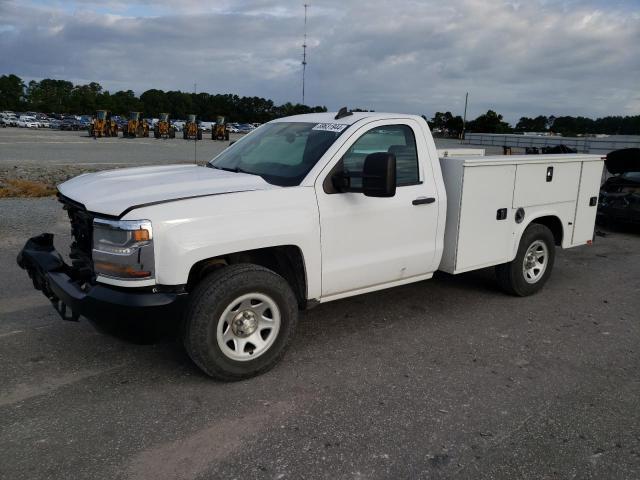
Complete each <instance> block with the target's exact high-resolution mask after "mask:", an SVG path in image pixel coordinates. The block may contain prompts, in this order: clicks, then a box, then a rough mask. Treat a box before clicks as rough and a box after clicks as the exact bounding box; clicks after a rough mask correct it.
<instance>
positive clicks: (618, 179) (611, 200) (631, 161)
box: [597, 148, 640, 225]
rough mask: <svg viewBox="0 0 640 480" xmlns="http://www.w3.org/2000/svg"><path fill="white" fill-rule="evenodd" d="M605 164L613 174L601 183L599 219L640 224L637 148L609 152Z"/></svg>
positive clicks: (639, 174)
mask: <svg viewBox="0 0 640 480" xmlns="http://www.w3.org/2000/svg"><path fill="white" fill-rule="evenodd" d="M605 166H606V168H607V171H608V172H609V173H611V174H612V175H613V176H612V177H609V178H608V179H607V180H606V181H605V182H604V183H603V184H602V187H600V201H599V202H598V216H597V219H598V223H607V222H616V223H624V224H633V225H640V148H626V149H623V150H616V151H614V152H611V153H610V154H608V155H607V159H606V160H605Z"/></svg>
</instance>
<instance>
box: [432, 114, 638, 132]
mask: <svg viewBox="0 0 640 480" xmlns="http://www.w3.org/2000/svg"><path fill="white" fill-rule="evenodd" d="M428 122H429V125H430V126H431V128H432V129H437V130H438V131H440V132H442V133H443V134H445V135H449V136H455V137H457V136H460V134H461V133H462V130H463V119H462V117H461V116H460V115H456V116H454V115H453V114H452V113H451V112H436V113H435V115H434V116H433V117H432V118H431V119H430V120H428ZM464 129H465V131H466V132H481V133H523V132H551V133H554V134H559V135H563V136H565V137H572V136H576V135H579V134H580V135H583V134H593V135H596V134H607V135H640V115H635V116H625V117H623V116H607V117H602V118H597V119H595V120H594V119H592V118H586V117H570V116H562V117H555V116H553V115H551V116H549V117H547V116H544V115H539V116H537V117H535V118H529V117H521V118H520V120H519V121H518V123H516V125H515V127H512V126H511V125H510V124H509V123H507V122H505V121H504V120H503V117H502V115H500V114H499V113H496V112H495V111H493V110H489V111H487V113H484V114H482V115H480V116H479V117H478V118H476V119H474V120H470V121H468V122H467V124H466V125H465V128H464Z"/></svg>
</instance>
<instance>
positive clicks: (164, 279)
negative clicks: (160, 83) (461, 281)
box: [60, 113, 602, 302]
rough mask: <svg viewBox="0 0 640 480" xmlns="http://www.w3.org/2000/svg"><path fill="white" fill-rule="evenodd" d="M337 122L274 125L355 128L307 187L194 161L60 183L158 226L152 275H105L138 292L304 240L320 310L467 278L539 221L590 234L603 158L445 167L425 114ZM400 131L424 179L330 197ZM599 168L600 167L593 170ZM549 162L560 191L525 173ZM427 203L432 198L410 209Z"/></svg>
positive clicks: (504, 257) (89, 202)
mask: <svg viewBox="0 0 640 480" xmlns="http://www.w3.org/2000/svg"><path fill="white" fill-rule="evenodd" d="M334 115H335V114H329V113H322V114H311V115H300V116H295V117H288V118H284V119H279V120H275V122H310V123H340V124H343V125H347V127H345V129H344V131H343V133H342V134H341V135H340V136H339V137H338V139H337V140H336V141H335V142H334V144H333V145H332V146H331V147H329V149H328V150H327V151H326V153H325V154H324V155H323V156H322V157H321V158H320V160H319V161H318V162H317V163H316V164H315V166H314V167H313V168H312V169H311V170H310V171H309V173H308V174H307V176H306V177H305V178H304V179H303V180H302V181H301V183H300V185H298V186H291V187H281V186H275V185H271V184H269V183H267V182H265V181H264V180H263V179H262V178H260V177H258V176H255V175H246V174H242V173H233V172H224V171H220V170H213V169H209V168H202V167H194V166H160V167H144V168H138V169H124V170H118V171H113V172H102V173H95V174H86V175H82V176H80V177H77V178H75V179H73V180H70V181H69V182H66V183H64V184H62V185H61V186H60V192H61V193H62V194H63V195H65V196H66V197H68V198H70V199H72V200H75V201H76V202H79V203H82V204H83V205H85V207H86V208H87V209H88V210H89V211H92V212H94V213H96V214H97V215H108V216H112V217H118V218H121V219H123V220H140V219H146V220H150V221H151V222H152V224H153V242H154V253H155V257H154V258H155V277H154V278H153V279H152V280H143V281H134V280H132V281H123V280H113V279H109V278H104V277H99V278H98V281H100V282H103V283H108V284H112V285H118V286H132V287H135V286H142V285H145V286H147V285H150V284H161V285H183V284H186V283H187V280H188V278H189V272H190V270H191V268H192V267H193V266H194V265H195V264H196V263H198V262H199V261H202V260H206V259H211V258H216V257H221V256H224V255H229V254H232V253H237V252H243V251H247V250H255V249H261V248H269V247H276V246H295V247H297V248H298V249H299V250H300V252H301V254H302V257H303V261H304V269H305V272H304V274H305V276H306V285H307V292H306V297H307V298H308V299H317V300H319V301H322V302H324V301H330V300H335V299H338V298H343V297H348V296H351V295H356V294H360V293H365V292H370V291H374V290H378V289H382V288H388V287H392V286H395V285H401V284H404V283H409V282H414V281H419V280H424V279H427V278H430V277H431V276H432V275H433V273H434V272H435V271H436V270H438V269H442V270H445V271H448V272H451V273H459V272H462V271H467V270H471V269H475V268H482V267H485V266H489V265H495V264H497V263H503V262H507V261H510V260H511V259H513V257H514V256H515V252H516V250H517V244H518V241H519V238H520V235H521V234H522V232H523V231H524V228H525V227H526V226H527V225H528V224H529V222H530V221H531V220H533V219H535V218H536V217H537V216H538V217H539V216H543V215H552V216H557V217H558V218H559V219H560V220H561V221H562V223H563V225H567V232H569V231H570V230H573V229H572V228H569V225H568V223H569V222H576V227H575V232H578V233H577V236H576V234H574V233H573V231H572V232H571V235H569V234H568V233H567V234H565V236H564V239H563V246H564V247H568V246H573V245H577V244H580V243H585V242H586V240H587V238H586V237H587V236H588V238H591V234H592V232H593V223H594V221H593V220H594V219H595V208H592V210H583V209H582V208H577V203H576V202H582V201H583V200H584V199H587V200H588V199H589V198H590V196H592V195H597V187H598V186H599V185H596V183H597V182H595V177H596V176H597V175H596V173H597V170H598V167H599V168H600V170H601V169H602V162H599V163H598V162H595V160H599V157H592V158H589V157H588V156H584V155H583V156H581V157H575V156H573V157H572V156H568V155H563V156H545V157H544V158H537V157H536V158H534V157H531V156H530V157H526V158H525V157H484V156H482V155H483V154H484V151H477V150H471V151H468V152H466V154H465V155H463V156H460V155H461V152H456V149H450V150H449V152H450V153H448V154H447V157H445V158H443V159H442V161H440V160H439V154H438V151H437V150H436V146H435V143H434V141H433V138H432V136H431V133H430V131H429V128H428V126H427V124H426V122H425V121H424V120H423V119H422V118H421V117H418V116H413V115H402V114H379V113H354V114H353V115H351V116H348V117H345V118H341V119H339V120H334ZM398 124H401V125H405V126H408V127H409V128H410V129H411V130H412V131H413V133H414V134H415V139H416V148H417V154H418V159H419V179H420V181H419V182H417V183H415V184H411V185H405V186H398V188H397V190H396V195H395V196H394V197H391V198H374V197H366V196H364V195H363V194H361V193H353V192H351V193H338V194H336V193H326V192H325V191H324V188H323V182H324V181H325V179H326V178H327V176H328V175H329V174H330V171H331V169H332V168H333V167H334V166H335V165H336V163H337V162H339V161H340V159H341V158H342V157H343V155H344V154H345V152H347V150H348V149H349V148H350V147H351V146H352V145H353V144H354V142H355V141H356V140H358V139H359V138H360V137H361V136H362V135H363V134H364V133H366V132H367V131H369V130H370V129H372V128H376V127H384V126H385V125H398ZM257 131H259V129H257ZM251 136H252V134H248V135H247V136H245V137H243V138H242V139H240V140H239V141H238V142H237V144H241V143H242V142H245V141H250V139H251ZM230 148H233V147H230ZM589 162H593V164H594V165H595V167H594V168H591V167H585V165H587V164H588V163H589ZM547 164H553V165H554V167H555V168H557V169H558V170H557V172H558V173H557V175H558V180H559V182H558V183H560V185H557V184H554V185H553V187H552V188H551V189H549V190H548V191H546V190H544V189H543V187H545V186H544V185H543V186H541V187H537V186H533V187H532V186H531V185H529V183H528V182H527V178H528V176H529V174H531V175H532V176H536V175H537V174H538V171H537V169H538V168H546V167H545V165H547ZM441 165H442V167H441ZM538 165H540V167H539V166H538ZM441 168H442V169H443V171H441ZM529 170H531V171H529ZM519 172H520V173H519ZM443 174H444V175H443ZM581 175H582V177H581ZM581 178H583V181H582V182H581ZM587 180H588V182H587ZM598 180H599V177H598ZM587 183H588V185H587ZM445 184H446V189H445ZM516 186H517V188H516ZM594 188H595V192H594ZM421 197H430V198H433V199H434V201H433V202H432V203H430V204H422V205H413V203H412V202H413V200H415V199H417V198H421ZM519 202H521V203H523V204H526V211H527V215H526V219H525V221H524V222H523V223H521V224H515V223H514V222H513V214H514V211H515V210H516V209H517V208H519V207H521V206H524V205H520V203H519ZM498 208H508V210H509V214H508V219H507V220H506V221H501V222H496V217H495V216H496V209H498ZM592 214H593V215H592ZM592 216H593V218H592ZM445 227H446V230H445ZM574 237H575V238H574Z"/></svg>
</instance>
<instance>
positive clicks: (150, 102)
mask: <svg viewBox="0 0 640 480" xmlns="http://www.w3.org/2000/svg"><path fill="white" fill-rule="evenodd" d="M0 110H13V111H36V112H46V113H61V114H65V113H69V114H77V115H93V114H95V112H96V110H109V111H110V112H111V113H113V114H116V115H128V113H129V112H143V114H144V116H148V117H157V116H158V115H159V114H160V113H163V112H168V113H169V114H170V115H171V118H181V119H184V118H186V117H187V115H189V114H194V113H195V114H196V115H198V118H201V119H207V120H214V121H215V119H216V117H217V116H218V115H222V116H225V117H226V119H227V121H235V122H261V123H263V122H268V121H270V120H273V119H274V118H280V117H285V116H288V115H297V114H301V113H314V112H326V111H327V108H326V107H324V106H315V107H309V106H307V105H301V104H292V103H285V104H283V105H276V104H275V103H274V102H273V101H272V100H269V99H266V98H261V97H241V96H238V95H233V94H210V93H205V92H201V93H188V92H181V91H167V92H165V91H163V90H157V89H151V90H147V91H146V92H144V93H143V94H141V95H140V96H139V97H137V96H136V95H135V93H134V92H133V91H132V90H126V91H125V90H120V91H117V92H115V93H111V92H109V91H108V90H104V89H103V88H102V86H101V85H100V84H99V83H97V82H91V83H89V84H86V85H74V84H73V83H72V82H69V81H67V80H54V79H50V78H46V79H44V80H41V81H39V82H38V81H35V80H32V81H30V82H29V83H28V84H25V83H24V81H23V80H22V79H21V78H20V77H18V76H17V75H13V74H11V75H2V76H1V77H0Z"/></svg>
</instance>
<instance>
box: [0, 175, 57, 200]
mask: <svg viewBox="0 0 640 480" xmlns="http://www.w3.org/2000/svg"><path fill="white" fill-rule="evenodd" d="M55 193H56V188H55V187H54V186H53V185H49V184H47V183H44V182H34V181H33V180H21V179H15V178H12V179H6V180H3V181H2V182H0V198H8V197H48V196H50V195H55Z"/></svg>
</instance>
